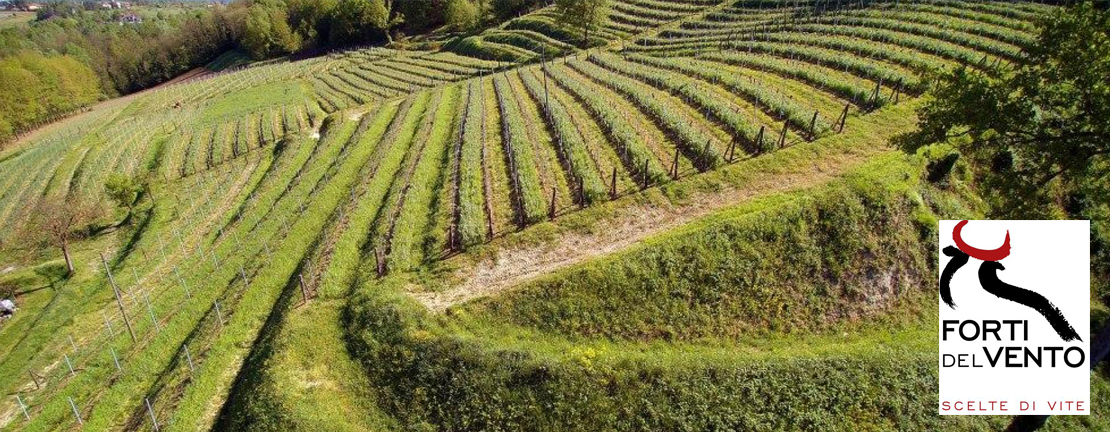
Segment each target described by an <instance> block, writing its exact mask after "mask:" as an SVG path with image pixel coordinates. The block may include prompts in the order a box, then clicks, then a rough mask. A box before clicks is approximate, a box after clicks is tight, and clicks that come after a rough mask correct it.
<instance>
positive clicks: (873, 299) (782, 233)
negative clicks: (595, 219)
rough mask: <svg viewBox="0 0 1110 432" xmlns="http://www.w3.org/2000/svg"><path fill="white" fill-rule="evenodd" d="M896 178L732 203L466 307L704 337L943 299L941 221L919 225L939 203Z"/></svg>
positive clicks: (589, 331)
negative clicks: (935, 279) (936, 292)
mask: <svg viewBox="0 0 1110 432" xmlns="http://www.w3.org/2000/svg"><path fill="white" fill-rule="evenodd" d="M889 165H890V166H902V167H904V168H906V169H910V167H909V166H908V165H905V164H897V163H890V164H889ZM883 169H884V170H891V169H892V168H891V167H883ZM889 180H890V179H889V178H874V179H871V178H865V179H850V180H849V181H847V182H846V184H845V185H835V186H830V187H827V188H825V189H822V190H819V191H818V192H814V193H810V194H805V195H801V196H787V197H784V198H783V199H773V200H767V201H764V202H755V203H752V204H750V205H745V206H742V207H739V208H737V209H733V210H729V211H726V212H722V213H720V214H718V215H715V216H713V217H711V218H708V219H707V220H704V221H700V222H698V223H695V224H693V225H691V226H688V227H684V228H682V229H679V230H676V231H673V232H670V233H667V234H666V235H662V236H659V237H656V238H652V239H649V240H647V241H646V242H645V243H644V244H642V246H639V247H636V248H634V249H632V250H630V251H626V252H623V253H619V254H616V255H614V256H611V257H607V258H605V259H602V260H599V261H596V262H593V263H590V264H586V265H582V266H579V267H578V268H575V269H573V270H569V271H565V272H560V273H557V274H553V275H549V276H547V277H543V278H541V279H539V280H537V281H535V282H531V283H527V284H525V285H524V286H522V287H519V288H518V289H514V290H513V291H512V292H510V293H508V294H504V295H501V296H498V297H494V298H489V299H486V300H484V301H481V302H478V303H476V304H474V305H471V306H469V307H466V309H468V310H467V311H464V312H462V313H461V315H463V316H473V317H474V319H477V320H490V321H494V322H506V323H510V324H512V325H516V326H527V327H534V328H537V329H539V330H542V331H544V332H552V333H562V334H567V335H576V336H585V337H602V338H606V339H635V340H653V339H663V340H696V339H698V338H704V337H726V338H738V337H742V336H744V335H746V334H751V333H753V332H760V331H766V330H774V331H783V332H802V333H807V332H821V331H826V330H828V329H830V328H833V327H835V326H838V325H842V324H844V322H846V321H849V320H857V319H860V318H863V317H868V318H871V319H874V318H875V317H876V316H882V315H884V314H886V313H887V312H888V311H889V310H897V309H898V308H897V305H907V304H917V305H921V304H924V303H926V302H928V301H931V300H933V299H934V297H933V296H932V295H931V294H930V292H931V291H927V290H920V289H919V288H920V287H927V286H929V282H928V281H929V280H930V279H929V277H928V276H927V275H931V274H933V273H935V267H934V261H935V260H934V258H933V253H932V251H933V250H934V247H935V230H932V228H933V227H935V224H933V223H927V224H925V225H924V226H918V225H916V224H914V223H913V222H912V220H913V218H912V217H911V216H912V215H914V214H915V213H917V212H925V213H928V209H927V208H926V207H925V206H924V203H922V201H921V199H920V198H919V197H918V195H917V193H916V191H913V190H911V191H909V192H907V191H904V190H902V188H903V187H904V186H903V185H901V184H898V183H894V184H881V183H879V182H880V181H889ZM876 221H900V222H885V223H875V222H876ZM862 257H867V258H866V259H865V258H862Z"/></svg>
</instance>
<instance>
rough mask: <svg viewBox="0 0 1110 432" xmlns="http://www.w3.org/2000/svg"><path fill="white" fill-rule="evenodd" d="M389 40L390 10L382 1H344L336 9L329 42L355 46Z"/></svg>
mask: <svg viewBox="0 0 1110 432" xmlns="http://www.w3.org/2000/svg"><path fill="white" fill-rule="evenodd" d="M388 39H389V9H388V7H387V6H386V4H385V3H384V2H383V1H382V0H343V1H341V2H339V4H338V5H336V7H335V13H334V16H333V19H332V23H331V34H330V35H329V37H328V40H329V41H330V42H331V44H332V45H353V44H358V43H364V42H371V41H381V40H388Z"/></svg>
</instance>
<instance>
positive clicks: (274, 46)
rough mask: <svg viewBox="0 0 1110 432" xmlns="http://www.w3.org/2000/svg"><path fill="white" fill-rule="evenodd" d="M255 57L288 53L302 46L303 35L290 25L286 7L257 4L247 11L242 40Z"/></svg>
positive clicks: (245, 47) (263, 57)
mask: <svg viewBox="0 0 1110 432" xmlns="http://www.w3.org/2000/svg"><path fill="white" fill-rule="evenodd" d="M241 43H242V45H243V48H244V49H246V51H247V52H248V53H250V55H251V57H254V58H255V59H265V58H268V57H272V56H278V55H283V54H288V53H291V52H294V51H297V50H298V49H300V48H301V43H302V41H301V36H300V35H299V34H297V33H294V32H293V29H292V28H291V27H290V26H289V15H288V13H287V12H286V9H285V8H284V7H279V6H265V5H264V4H261V3H259V4H257V5H255V6H254V7H252V8H250V12H248V13H247V22H246V26H245V28H244V30H243V39H242V41H241Z"/></svg>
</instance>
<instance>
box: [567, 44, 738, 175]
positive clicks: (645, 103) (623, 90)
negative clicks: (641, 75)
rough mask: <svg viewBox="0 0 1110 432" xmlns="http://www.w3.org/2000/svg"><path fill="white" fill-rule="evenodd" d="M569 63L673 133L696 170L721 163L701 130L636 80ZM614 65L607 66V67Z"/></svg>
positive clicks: (585, 65) (717, 154)
mask: <svg viewBox="0 0 1110 432" xmlns="http://www.w3.org/2000/svg"><path fill="white" fill-rule="evenodd" d="M591 58H592V55H591ZM569 64H570V66H571V67H572V68H574V69H576V70H578V71H579V72H581V73H582V74H583V75H586V76H588V77H590V78H592V79H594V80H596V81H597V82H599V83H601V84H602V85H604V86H605V87H608V88H610V89H613V90H615V91H617V92H618V93H620V94H621V95H623V96H625V97H627V98H628V99H630V100H631V101H632V102H633V103H634V104H635V105H636V106H637V107H639V108H640V109H642V110H643V111H644V113H646V114H647V115H648V117H650V118H651V119H652V120H654V121H655V123H656V124H657V125H659V127H660V128H662V129H663V130H664V131H666V132H667V133H670V134H673V135H674V136H675V138H677V140H676V141H678V143H677V145H678V147H679V148H681V149H682V150H683V151H684V152H685V153H686V155H687V156H688V157H689V158H690V159H691V160H692V161H693V162H694V166H696V167H697V168H698V170H700V171H707V170H710V169H713V168H714V167H716V166H718V165H720V164H721V161H722V159H721V154H720V152H719V151H718V150H717V145H711V144H710V143H711V142H715V141H716V140H714V139H713V137H711V136H709V135H708V134H707V133H705V132H704V131H702V130H699V129H697V128H695V127H694V126H693V125H692V124H691V122H690V120H689V117H686V116H684V115H682V114H681V113H680V112H678V111H677V110H675V109H673V108H672V107H670V106H669V105H668V104H667V102H665V101H663V100H660V98H659V97H657V96H656V95H655V94H653V92H651V91H649V90H648V89H649V88H645V87H644V86H643V85H642V84H640V83H638V82H635V80H628V79H626V78H625V77H624V76H621V75H618V74H614V73H612V72H609V71H607V70H605V69H603V68H601V67H598V66H595V65H594V64H593V63H587V62H579V61H572V62H570V63H569ZM614 64H615V63H607V65H609V66H612V65H614Z"/></svg>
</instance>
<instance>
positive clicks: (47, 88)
mask: <svg viewBox="0 0 1110 432" xmlns="http://www.w3.org/2000/svg"><path fill="white" fill-rule="evenodd" d="M97 83H98V80H97V78H96V75H94V74H93V71H92V70H91V69H89V68H88V67H87V66H85V65H84V64H83V63H81V62H80V61H78V60H77V59H75V58H73V57H70V56H64V55H62V56H44V55H42V54H38V53H35V52H31V51H23V52H21V53H19V54H16V55H14V56H11V57H5V58H0V142H3V141H6V140H8V139H10V138H11V137H12V135H13V134H14V133H17V132H22V131H25V130H27V129H30V128H31V127H33V126H34V125H35V124H36V123H37V122H41V121H43V120H47V119H49V118H52V117H55V116H61V115H64V114H68V113H69V112H72V111H74V110H76V109H78V108H80V107H83V106H85V105H89V104H91V103H93V102H96V101H97V100H99V99H100V98H101V97H102V96H103V92H101V90H100V88H99V86H98V84H97Z"/></svg>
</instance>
